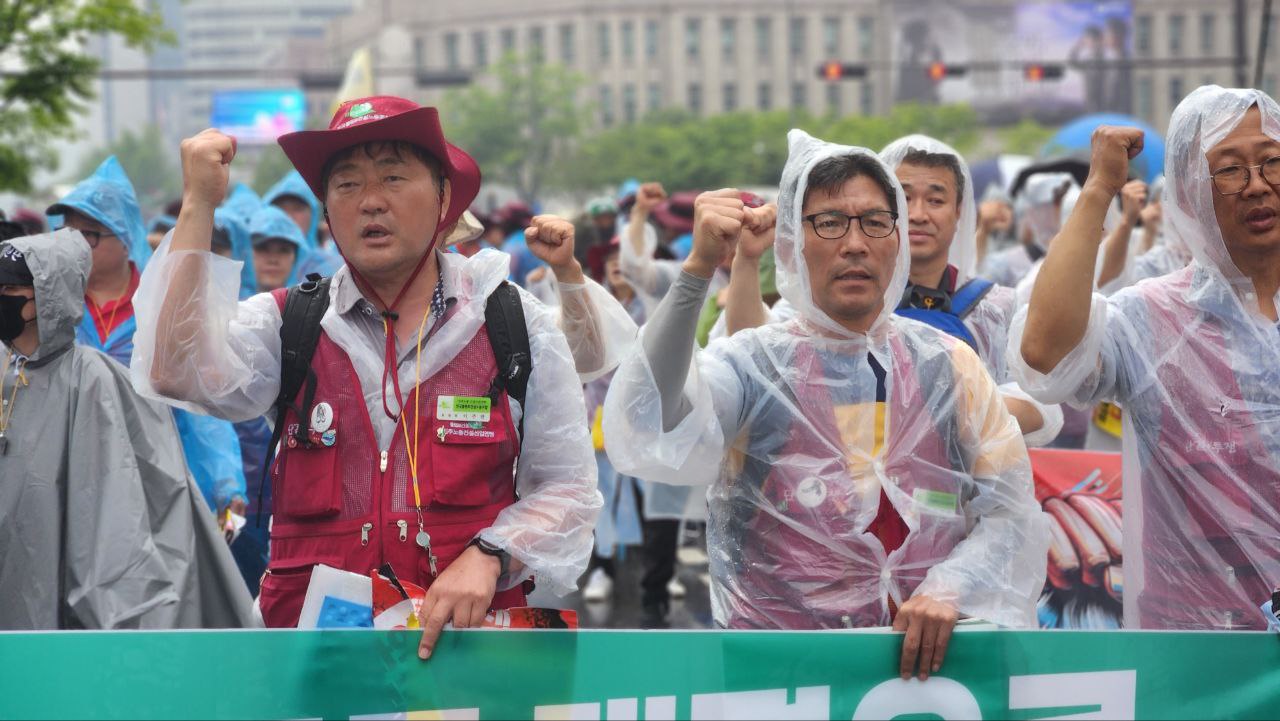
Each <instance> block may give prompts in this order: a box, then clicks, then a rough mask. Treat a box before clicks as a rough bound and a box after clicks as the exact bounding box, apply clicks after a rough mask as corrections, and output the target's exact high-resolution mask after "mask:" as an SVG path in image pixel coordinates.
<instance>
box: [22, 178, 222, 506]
mask: <svg viewBox="0 0 1280 721" xmlns="http://www.w3.org/2000/svg"><path fill="white" fill-rule="evenodd" d="M47 212H48V214H49V216H50V217H51V218H54V219H58V220H60V223H61V225H63V226H65V227H67V228H71V229H73V230H78V231H80V235H81V236H82V237H83V239H84V241H85V242H86V243H87V244H88V245H89V248H90V249H91V250H92V257H93V269H92V271H91V272H90V273H89V282H88V286H87V288H86V290H85V294H84V303H85V313H84V314H83V316H82V318H81V320H80V325H79V327H78V328H77V329H76V340H77V342H79V343H82V344H84V345H88V346H89V347H91V348H97V349H98V350H101V351H103V352H105V353H106V354H107V355H109V356H111V357H112V358H114V359H116V360H117V361H119V362H120V363H122V364H124V365H126V366H127V365H129V357H130V354H131V353H132V352H133V334H134V332H135V331H136V330H137V327H138V324H137V319H136V318H135V316H134V311H135V309H134V305H133V298H134V295H135V294H136V293H137V290H138V283H139V280H140V278H141V271H142V269H143V268H145V267H146V264H147V261H149V260H150V258H151V246H150V245H148V244H147V239H146V231H145V228H144V226H143V222H142V211H141V210H140V209H139V207H138V198H137V195H136V193H135V192H134V188H133V182H132V181H130V180H129V176H128V175H126V174H125V172H124V168H122V167H121V166H120V163H119V162H117V160H116V158H115V157H114V156H112V157H109V158H107V159H106V160H105V161H103V163H102V165H100V166H99V167H98V169H97V171H95V172H94V174H93V175H91V176H89V177H88V178H86V179H85V180H83V181H81V182H80V183H79V184H77V185H76V186H75V187H74V188H72V189H71V192H70V193H68V194H67V195H66V197H64V198H62V199H61V200H59V201H58V202H56V203H54V204H53V205H52V206H50V207H49V209H48V211H47ZM175 420H176V422H177V424H178V432H179V434H181V436H182V445H183V449H184V450H185V451H186V456H187V463H188V465H189V466H190V468H191V472H192V473H193V474H194V475H195V477H196V482H197V483H198V484H199V486H200V488H201V489H202V490H203V491H205V494H206V496H207V497H208V498H209V501H210V506H211V507H212V510H213V511H215V512H217V513H218V514H219V515H225V512H226V511H227V510H228V509H231V510H234V511H235V512H236V513H239V514H241V515H243V513H244V511H245V505H246V499H245V496H244V492H245V481H244V471H243V468H242V466H241V459H240V448H239V446H238V444H237V440H236V435H235V430H234V429H233V428H232V427H231V424H229V423H225V422H222V421H218V420H216V419H213V418H208V417H205V416H199V415H193V414H188V413H182V412H179V413H177V414H176V416H175Z"/></svg>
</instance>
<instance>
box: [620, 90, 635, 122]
mask: <svg viewBox="0 0 1280 721" xmlns="http://www.w3.org/2000/svg"><path fill="white" fill-rule="evenodd" d="M635 121H636V86H634V85H632V84H631V83H627V84H626V85H623V86H622V122H624V123H628V124H629V123H634V122H635Z"/></svg>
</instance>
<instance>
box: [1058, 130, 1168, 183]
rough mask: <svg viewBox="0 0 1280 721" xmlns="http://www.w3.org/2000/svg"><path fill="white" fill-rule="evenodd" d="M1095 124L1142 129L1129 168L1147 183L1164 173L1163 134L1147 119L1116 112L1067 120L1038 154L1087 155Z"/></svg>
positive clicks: (1059, 155) (1085, 156)
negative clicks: (1138, 150) (1139, 148)
mask: <svg viewBox="0 0 1280 721" xmlns="http://www.w3.org/2000/svg"><path fill="white" fill-rule="evenodd" d="M1099 125H1127V126H1130V127H1134V128H1138V129H1140V130H1142V131H1143V132H1144V133H1146V137H1145V138H1144V147H1143V150H1142V153H1141V154H1139V155H1138V157H1136V158H1134V159H1133V161H1132V162H1131V163H1130V172H1131V173H1132V174H1133V175H1135V176H1137V177H1139V178H1142V179H1143V180H1146V181H1147V182H1148V183H1150V182H1151V181H1153V180H1155V179H1156V177H1157V176H1159V175H1160V174H1162V173H1164V135H1162V134H1161V133H1160V132H1159V131H1157V130H1156V129H1155V128H1153V127H1151V126H1150V125H1148V124H1147V123H1145V122H1143V121H1141V120H1139V119H1137V118H1134V117H1131V116H1129V115H1120V114H1118V113H1098V114H1095V115H1085V116H1083V117H1079V118H1076V119H1075V120H1073V121H1071V122H1070V123H1067V124H1066V125H1064V126H1063V127H1062V129H1061V130H1059V131H1058V132H1057V133H1056V134H1054V136H1053V137H1052V138H1051V139H1050V140H1049V142H1048V143H1046V144H1045V146H1044V148H1043V149H1041V151H1040V156H1041V157H1042V158H1061V157H1063V156H1072V157H1077V158H1079V157H1084V158H1088V157H1089V155H1088V153H1089V141H1090V139H1091V138H1092V137H1093V131H1094V130H1095V129H1096V128H1097V127H1098V126H1099Z"/></svg>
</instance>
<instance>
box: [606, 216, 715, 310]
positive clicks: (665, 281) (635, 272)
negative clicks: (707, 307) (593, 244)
mask: <svg viewBox="0 0 1280 721" xmlns="http://www.w3.org/2000/svg"><path fill="white" fill-rule="evenodd" d="M629 229H630V223H625V224H619V226H618V237H619V238H620V239H621V240H622V243H621V246H622V247H621V249H620V252H619V254H618V267H619V268H621V270H622V277H624V278H626V279H627V282H628V283H630V284H631V287H632V288H633V289H634V290H635V292H636V295H637V296H639V297H640V300H641V301H643V302H644V304H645V310H646V311H647V313H649V314H652V313H653V309H654V308H656V307H657V306H658V303H660V302H662V299H663V298H664V297H666V295H667V291H669V290H671V285H672V284H673V283H675V281H676V279H677V278H679V277H680V270H681V268H682V267H683V265H684V262H683V261H679V260H662V259H657V258H654V257H653V253H654V251H655V250H657V248H658V232H657V231H656V230H654V229H653V226H652V225H650V224H648V223H645V226H644V252H643V253H636V250H635V247H634V246H633V245H632V244H631V238H630V237H628V232H629ZM728 285H729V274H728V273H727V272H725V270H724V269H723V268H717V269H716V274H715V276H714V277H713V278H712V280H711V293H712V294H714V293H719V292H720V290H721V289H722V288H724V287H726V286H728Z"/></svg>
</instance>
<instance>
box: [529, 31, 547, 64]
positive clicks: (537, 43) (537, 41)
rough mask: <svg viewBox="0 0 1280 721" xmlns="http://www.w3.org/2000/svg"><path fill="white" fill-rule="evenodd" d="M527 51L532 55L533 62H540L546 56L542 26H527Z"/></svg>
mask: <svg viewBox="0 0 1280 721" xmlns="http://www.w3.org/2000/svg"><path fill="white" fill-rule="evenodd" d="M529 52H530V53H531V54H532V55H533V60H534V62H538V63H540V62H542V61H543V59H544V58H545V57H546V50H545V48H544V47H543V41H542V28H540V27H533V28H529Z"/></svg>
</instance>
